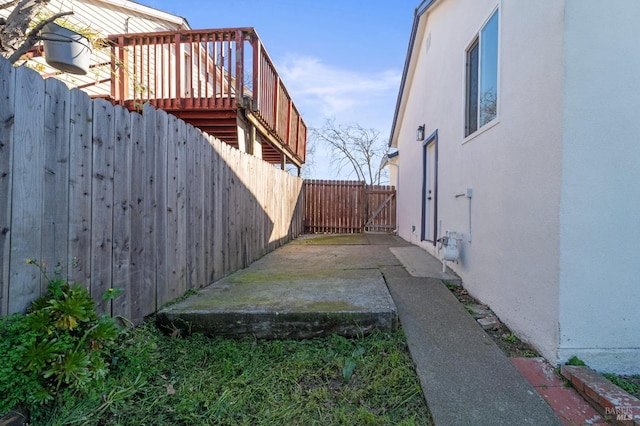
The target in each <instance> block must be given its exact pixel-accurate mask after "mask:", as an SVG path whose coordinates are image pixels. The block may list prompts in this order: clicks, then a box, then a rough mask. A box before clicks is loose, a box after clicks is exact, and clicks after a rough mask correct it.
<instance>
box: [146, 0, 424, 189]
mask: <svg viewBox="0 0 640 426" xmlns="http://www.w3.org/2000/svg"><path fill="white" fill-rule="evenodd" d="M137 1H138V2H139V3H142V4H145V5H148V6H151V7H155V8H157V9H161V10H164V11H166V12H170V13H173V14H176V15H179V16H183V17H185V18H186V19H187V20H188V21H189V24H190V25H191V27H192V28H194V29H203V28H228V27H254V28H255V29H256V31H257V32H258V34H259V35H260V38H261V39H262V41H263V43H264V46H265V47H266V49H267V51H268V52H269V55H270V56H271V58H272V59H273V61H274V63H275V66H276V68H277V69H278V72H279V73H280V74H281V76H282V78H283V81H284V83H285V85H286V86H287V88H288V89H289V92H290V93H291V96H292V97H293V100H294V102H295V103H296V105H297V106H298V109H299V110H300V112H301V113H302V115H303V118H304V120H305V122H306V123H307V126H309V127H318V126H321V125H322V124H323V122H324V120H325V119H326V118H330V117H335V118H336V121H337V122H338V123H352V122H355V123H358V124H360V125H362V126H363V127H367V128H375V129H377V130H379V131H380V132H381V136H382V137H383V138H384V139H385V140H386V139H388V135H389V131H390V129H391V121H392V119H393V112H394V108H395V103H396V98H397V95H398V87H399V85H400V78H401V75H402V68H403V66H404V59H405V55H406V51H407V45H408V42H409V35H410V32H411V25H412V22H413V11H414V9H415V7H416V6H417V5H418V3H419V0H369V1H363V0H243V1H233V0H226V1H217V0H216V1H212V0H189V1H181V2H177V1H175V0H173V1H169V0H137ZM312 177H314V178H317V179H335V178H338V177H339V178H343V179H345V178H349V176H348V175H347V174H345V173H343V174H342V175H341V176H337V175H336V173H335V171H334V170H332V169H331V165H330V159H329V153H328V151H327V150H325V149H323V148H322V147H319V148H318V151H317V154H316V164H315V166H314V168H313V170H312Z"/></svg>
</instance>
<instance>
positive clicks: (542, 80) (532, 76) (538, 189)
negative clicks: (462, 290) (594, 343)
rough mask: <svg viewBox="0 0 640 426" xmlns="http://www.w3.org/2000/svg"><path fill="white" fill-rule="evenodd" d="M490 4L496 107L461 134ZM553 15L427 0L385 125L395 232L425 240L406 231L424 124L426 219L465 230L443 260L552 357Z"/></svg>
mask: <svg viewBox="0 0 640 426" xmlns="http://www.w3.org/2000/svg"><path fill="white" fill-rule="evenodd" d="M498 5H499V6H500V13H501V22H500V63H501V65H500V71H499V72H500V76H499V117H498V119H497V121H496V122H495V124H493V125H492V127H491V128H489V129H487V130H485V131H482V130H481V131H479V132H477V134H476V135H475V136H474V137H471V138H467V140H465V138H464V133H463V131H464V119H463V111H464V87H465V64H464V62H465V50H466V48H467V46H468V45H469V44H470V43H471V41H472V40H473V38H474V37H475V35H476V34H477V33H478V31H479V30H480V28H481V26H482V25H483V24H484V22H485V21H486V20H487V19H488V18H489V17H490V15H491V13H492V11H493V10H494V8H495V7H496V6H498ZM562 20H563V4H562V2H560V1H558V0H543V1H536V2H522V1H516V0H502V1H498V0H443V1H441V2H439V3H437V4H436V5H434V6H433V7H432V8H431V9H430V11H429V13H428V15H427V16H426V19H425V18H424V17H423V19H422V20H421V21H422V22H421V25H422V26H423V28H422V33H420V32H419V37H418V42H417V45H418V47H417V49H416V51H415V53H414V55H417V56H415V58H414V59H417V60H415V61H414V65H415V70H413V72H412V73H410V74H409V79H408V80H407V86H408V87H407V90H406V92H405V94H406V105H405V107H404V108H401V110H400V114H399V116H400V119H399V123H398V124H397V126H399V127H398V128H397V131H396V135H397V141H398V148H399V151H400V156H399V162H400V191H399V206H400V207H399V215H400V216H399V235H400V236H401V237H403V238H404V239H407V240H409V241H412V242H414V243H417V244H420V245H422V246H423V247H425V248H426V249H427V250H429V251H431V252H433V251H434V249H433V245H431V244H429V243H420V242H419V241H418V239H419V237H418V236H419V235H420V226H421V224H420V222H421V219H420V214H421V208H420V206H421V204H420V203H421V199H422V194H421V185H422V180H421V176H422V144H421V143H420V142H416V141H415V130H416V128H417V126H418V125H420V124H422V123H426V133H427V135H428V134H430V133H431V132H433V131H434V130H436V129H437V130H438V136H439V142H438V143H439V146H438V148H439V172H438V175H439V176H438V179H439V181H438V186H439V187H438V192H439V193H438V218H439V220H441V221H442V229H443V230H445V229H450V230H453V231H457V232H461V233H463V234H464V236H465V240H464V242H463V245H462V261H461V263H460V264H458V265H452V266H453V267H454V269H455V270H456V272H458V274H459V275H460V276H461V277H462V279H463V280H464V284H465V287H466V288H467V289H468V290H469V292H470V293H471V294H472V295H473V296H475V297H477V298H478V299H480V300H481V301H482V302H484V303H487V304H489V305H490V306H491V308H492V309H493V310H494V311H495V312H496V313H497V314H498V315H499V316H500V318H501V319H502V320H503V321H504V322H505V323H506V324H507V325H508V326H509V327H510V328H512V329H513V330H514V331H515V332H517V333H518V334H519V335H520V336H521V337H523V338H525V339H528V340H529V341H531V342H532V343H533V344H534V346H536V347H537V348H538V349H539V350H540V351H541V352H542V353H543V354H544V355H545V356H546V357H547V358H549V359H551V360H552V361H555V360H557V347H558V339H559V337H558V315H559V314H558V292H559V289H558V285H559V250H560V245H559V227H560V223H559V200H560V178H561V164H562V163H561V161H562V144H561V141H562V113H563V110H562V97H561V96H558V94H560V93H561V92H562V82H563V72H562V55H563V26H562ZM429 38H430V41H429V42H428V43H427V39H429ZM427 44H430V46H429V49H428V51H427V47H426V45H427ZM466 188H473V197H472V199H471V203H472V204H471V223H472V234H471V237H472V238H471V240H472V241H471V242H468V238H469V205H468V200H467V199H466V198H465V197H458V198H456V197H455V194H458V193H461V192H463V191H465V189H466ZM412 226H416V233H415V234H414V233H412V232H411V229H412Z"/></svg>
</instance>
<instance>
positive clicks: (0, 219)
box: [0, 61, 15, 316]
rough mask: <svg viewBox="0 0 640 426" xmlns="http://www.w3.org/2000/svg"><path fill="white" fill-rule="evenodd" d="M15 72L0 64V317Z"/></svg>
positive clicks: (4, 302) (5, 299)
mask: <svg viewBox="0 0 640 426" xmlns="http://www.w3.org/2000/svg"><path fill="white" fill-rule="evenodd" d="M14 99H15V71H14V68H13V66H11V64H10V63H9V61H0V316H2V315H6V314H7V313H8V310H9V264H10V260H11V245H10V242H11V206H12V205H13V204H12V203H11V195H12V194H11V177H12V168H13V127H14V121H15V120H14V119H15V109H14Z"/></svg>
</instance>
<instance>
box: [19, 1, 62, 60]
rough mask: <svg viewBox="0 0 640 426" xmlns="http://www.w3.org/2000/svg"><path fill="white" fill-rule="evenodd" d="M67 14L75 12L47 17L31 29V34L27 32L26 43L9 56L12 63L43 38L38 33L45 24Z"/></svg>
mask: <svg viewBox="0 0 640 426" xmlns="http://www.w3.org/2000/svg"><path fill="white" fill-rule="evenodd" d="M67 15H73V12H60V13H56V14H55V15H53V16H52V17H51V18H48V19H45V20H44V21H42V22H40V23H38V25H36V26H35V27H33V29H32V30H31V31H29V34H27V38H26V39H25V41H24V43H22V44H21V45H20V46H19V47H18V48H17V49H16V51H15V52H13V54H12V55H11V56H9V62H11V63H12V64H13V63H15V62H16V61H17V60H18V59H20V57H21V56H22V55H24V54H25V53H27V52H28V51H29V49H31V48H32V47H33V46H34V45H35V44H36V43H37V42H38V41H40V40H42V38H41V37H40V36H38V34H39V33H40V31H42V29H43V28H44V26H45V25H47V24H49V23H51V22H53V21H55V20H56V19H58V18H61V17H63V16H67Z"/></svg>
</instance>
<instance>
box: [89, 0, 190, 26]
mask: <svg viewBox="0 0 640 426" xmlns="http://www.w3.org/2000/svg"><path fill="white" fill-rule="evenodd" d="M98 1H100V2H102V3H107V4H110V5H113V6H117V7H121V8H123V9H129V10H133V11H135V12H139V13H142V14H145V15H148V16H152V17H154V18H158V19H162V20H163V21H167V22H171V23H174V24H177V25H181V26H182V27H184V29H190V28H191V26H190V25H189V22H187V19H186V18H183V17H182V16H178V15H174V14H172V13H169V12H165V11H163V10H160V9H156V8H153V7H150V6H145V5H143V4H140V3H136V2H134V1H131V0H98Z"/></svg>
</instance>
